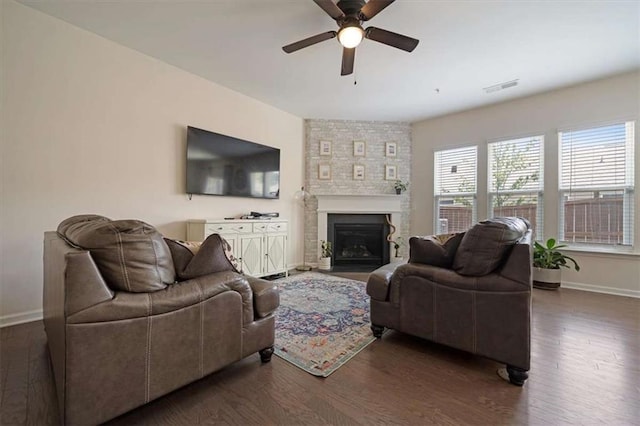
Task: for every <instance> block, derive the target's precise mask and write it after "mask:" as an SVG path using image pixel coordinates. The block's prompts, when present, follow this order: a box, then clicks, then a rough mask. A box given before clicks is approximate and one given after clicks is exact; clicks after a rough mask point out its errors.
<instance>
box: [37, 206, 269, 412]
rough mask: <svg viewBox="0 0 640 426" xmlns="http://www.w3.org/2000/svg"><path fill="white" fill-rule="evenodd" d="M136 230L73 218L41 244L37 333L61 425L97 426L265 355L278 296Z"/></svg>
mask: <svg viewBox="0 0 640 426" xmlns="http://www.w3.org/2000/svg"><path fill="white" fill-rule="evenodd" d="M224 248H225V247H224V240H222V239H221V238H220V237H219V236H218V235H212V236H210V237H209V238H208V239H207V240H206V241H205V242H204V243H203V245H202V247H201V249H200V252H198V253H197V254H195V255H194V254H193V253H192V252H190V251H189V249H188V248H186V247H184V246H181V245H180V244H176V243H173V242H170V241H165V240H163V238H162V236H161V235H160V234H159V233H158V232H157V231H156V230H155V229H154V228H153V227H151V226H150V225H147V224H145V223H143V222H140V221H111V220H109V219H107V218H104V217H101V216H95V215H87V216H76V217H73V218H70V219H68V220H66V221H64V222H62V223H61V224H60V226H59V227H58V232H57V233H56V232H46V233H45V235H44V322H45V329H46V333H47V339H48V344H49V351H50V354H51V360H52V365H53V372H54V378H55V382H56V388H57V395H58V400H59V407H60V413H61V417H62V421H63V422H64V423H67V424H96V423H101V422H104V421H107V420H109V419H111V418H114V417H116V416H118V415H120V414H122V413H125V412H127V411H129V410H131V409H133V408H136V407H138V406H140V405H142V404H145V403H147V402H149V401H151V400H153V399H155V398H158V397H160V396H162V395H165V394H167V393H169V392H171V391H173V390H175V389H177V388H179V387H181V386H184V385H186V384H188V383H190V382H192V381H194V380H197V379H200V378H202V377H203V376H205V375H208V374H210V373H212V372H214V371H216V370H219V369H221V368H223V367H224V366H226V365H228V364H230V363H233V362H235V361H237V360H240V359H242V358H243V357H246V356H248V355H251V354H253V353H255V352H260V356H261V359H262V362H269V360H270V358H271V354H272V353H273V343H274V337H275V320H274V316H273V312H274V311H275V310H276V308H277V307H278V305H279V295H278V289H277V287H276V286H275V285H274V284H273V283H272V282H269V281H264V280H261V279H256V278H251V277H246V276H243V275H241V274H239V273H238V272H237V271H236V270H235V268H234V267H233V265H232V263H231V262H230V261H229V260H228V259H227V257H226V256H225V253H224Z"/></svg>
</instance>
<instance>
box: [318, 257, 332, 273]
mask: <svg viewBox="0 0 640 426" xmlns="http://www.w3.org/2000/svg"><path fill="white" fill-rule="evenodd" d="M318 269H320V270H321V271H329V270H331V258H330V257H321V258H320V261H319V262H318Z"/></svg>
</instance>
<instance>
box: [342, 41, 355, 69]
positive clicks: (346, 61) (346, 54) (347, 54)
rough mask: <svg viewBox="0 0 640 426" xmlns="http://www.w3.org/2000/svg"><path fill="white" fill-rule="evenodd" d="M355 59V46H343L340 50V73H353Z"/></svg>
mask: <svg viewBox="0 0 640 426" xmlns="http://www.w3.org/2000/svg"><path fill="white" fill-rule="evenodd" d="M355 59H356V48H355V47H353V48H351V49H348V48H346V47H345V48H344V49H343V50H342V71H341V72H340V75H349V74H353V63H354V61H355Z"/></svg>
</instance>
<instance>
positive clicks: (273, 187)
mask: <svg viewBox="0 0 640 426" xmlns="http://www.w3.org/2000/svg"><path fill="white" fill-rule="evenodd" d="M187 194H203V195H229V196H234V197H254V198H279V196H280V150H279V149H278V148H273V147H270V146H266V145H260V144H257V143H254V142H249V141H245V140H242V139H238V138H234V137H231V136H226V135H221V134H220V133H214V132H209V131H207V130H202V129H198V128H195V127H191V126H189V127H188V128H187Z"/></svg>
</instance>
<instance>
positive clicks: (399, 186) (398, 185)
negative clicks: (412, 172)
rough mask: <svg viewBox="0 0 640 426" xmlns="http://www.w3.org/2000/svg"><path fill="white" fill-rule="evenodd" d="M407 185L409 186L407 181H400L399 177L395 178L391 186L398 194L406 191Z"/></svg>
mask: <svg viewBox="0 0 640 426" xmlns="http://www.w3.org/2000/svg"><path fill="white" fill-rule="evenodd" d="M408 186H409V182H402V181H401V180H400V179H398V180H396V181H395V182H394V183H393V187H394V188H395V190H396V194H398V195H400V194H402V193H403V192H404V191H406V190H407V187H408Z"/></svg>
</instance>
